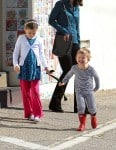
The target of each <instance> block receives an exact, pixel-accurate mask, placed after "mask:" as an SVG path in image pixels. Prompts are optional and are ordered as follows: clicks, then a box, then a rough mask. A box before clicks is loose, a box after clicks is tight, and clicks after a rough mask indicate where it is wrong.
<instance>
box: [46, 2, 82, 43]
mask: <svg viewBox="0 0 116 150" xmlns="http://www.w3.org/2000/svg"><path fill="white" fill-rule="evenodd" d="M62 1H63V3H62ZM63 4H64V5H65V8H66V9H65V8H64V6H63ZM67 17H68V18H67ZM79 18H80V16H79V7H78V6H76V7H73V8H71V5H70V3H69V1H68V0H60V1H58V2H56V4H55V6H54V8H53V9H52V11H51V13H50V16H49V24H50V25H51V26H53V27H54V28H55V29H56V30H57V32H58V33H60V34H63V35H66V34H71V35H72V37H73V43H77V44H79V43H80V29H79V20H80V19H79Z"/></svg>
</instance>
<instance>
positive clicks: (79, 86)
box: [62, 64, 100, 92]
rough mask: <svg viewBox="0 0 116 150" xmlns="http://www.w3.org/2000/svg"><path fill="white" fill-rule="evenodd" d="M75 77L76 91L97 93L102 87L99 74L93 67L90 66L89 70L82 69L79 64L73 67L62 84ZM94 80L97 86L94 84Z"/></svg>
mask: <svg viewBox="0 0 116 150" xmlns="http://www.w3.org/2000/svg"><path fill="white" fill-rule="evenodd" d="M73 75H75V80H74V87H75V91H87V92H90V91H97V90H98V89H99V87H100V81H99V77H98V74H97V72H96V71H95V69H94V68H93V67H92V66H89V67H88V68H87V69H80V68H79V67H78V65H77V64H76V65H73V66H72V68H71V70H70V71H69V72H68V73H67V74H66V76H65V77H64V79H63V80H62V82H63V83H65V84H66V83H67V81H68V80H69V79H70V78H71V77H72V76H73ZM93 79H94V81H95V85H94V84H93V83H94V82H93Z"/></svg>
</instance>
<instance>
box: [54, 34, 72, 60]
mask: <svg viewBox="0 0 116 150" xmlns="http://www.w3.org/2000/svg"><path fill="white" fill-rule="evenodd" d="M71 50H72V36H69V40H68V41H64V35H59V34H56V36H55V40H54V46H53V50H52V53H53V54H55V55H56V56H59V57H60V56H65V55H68V54H70V53H71Z"/></svg>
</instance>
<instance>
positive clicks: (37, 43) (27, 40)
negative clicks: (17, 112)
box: [13, 20, 49, 121]
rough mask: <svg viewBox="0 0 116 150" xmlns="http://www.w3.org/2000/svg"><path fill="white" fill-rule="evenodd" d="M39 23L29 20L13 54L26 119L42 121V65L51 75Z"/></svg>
mask: <svg viewBox="0 0 116 150" xmlns="http://www.w3.org/2000/svg"><path fill="white" fill-rule="evenodd" d="M37 30H38V23H37V22H36V21H35V20H28V21H27V22H26V23H25V25H24V31H25V34H24V35H20V36H19V37H18V39H17V42H16V44H15V49H14V52H13V65H14V71H15V72H16V73H18V78H19V79H20V87H21V93H22V99H23V105H24V117H25V118H28V119H29V120H31V121H40V118H41V117H42V116H43V111H42V104H41V101H40V95H39V80H40V75H41V68H40V64H42V65H43V67H44V68H45V70H46V72H47V73H48V74H49V71H48V68H47V63H46V59H45V55H44V47H43V43H42V40H41V39H40V37H39V36H38V35H37V34H36V33H37Z"/></svg>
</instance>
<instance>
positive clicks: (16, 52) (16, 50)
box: [13, 36, 21, 72]
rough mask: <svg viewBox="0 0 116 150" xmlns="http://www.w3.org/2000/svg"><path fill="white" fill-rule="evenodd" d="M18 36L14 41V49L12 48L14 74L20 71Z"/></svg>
mask: <svg viewBox="0 0 116 150" xmlns="http://www.w3.org/2000/svg"><path fill="white" fill-rule="evenodd" d="M20 43H21V42H20V36H19V38H18V39H17V41H16V44H15V48H14V52H13V65H14V70H15V71H16V72H19V71H20V67H19V62H18V61H19V56H20Z"/></svg>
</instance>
